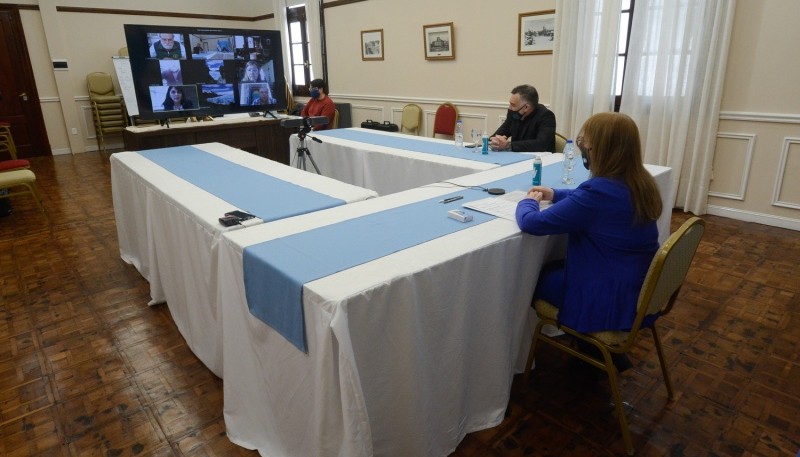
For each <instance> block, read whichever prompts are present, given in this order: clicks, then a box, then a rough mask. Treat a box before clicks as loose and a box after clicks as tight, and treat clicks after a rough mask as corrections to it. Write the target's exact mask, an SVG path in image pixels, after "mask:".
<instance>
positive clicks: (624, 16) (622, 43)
mask: <svg viewBox="0 0 800 457" xmlns="http://www.w3.org/2000/svg"><path fill="white" fill-rule="evenodd" d="M635 1H636V0H622V11H621V13H620V15H621V16H620V23H619V40H617V42H618V43H619V45H618V48H617V81H616V84H615V88H614V95H615V96H616V97H615V99H614V111H619V105H620V103H622V81H623V80H624V79H625V64H626V62H627V60H628V44H629V41H630V38H631V23H632V21H631V18H632V17H633V4H634V2H635Z"/></svg>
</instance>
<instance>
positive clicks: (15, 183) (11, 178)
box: [0, 170, 47, 219]
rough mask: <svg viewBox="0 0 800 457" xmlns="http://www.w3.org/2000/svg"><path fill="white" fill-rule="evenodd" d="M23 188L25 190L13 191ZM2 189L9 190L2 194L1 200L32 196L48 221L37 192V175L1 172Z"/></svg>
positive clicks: (26, 171)
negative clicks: (25, 195) (16, 196)
mask: <svg viewBox="0 0 800 457" xmlns="http://www.w3.org/2000/svg"><path fill="white" fill-rule="evenodd" d="M19 187H23V188H24V190H17V191H14V190H13V189H16V188H19ZM0 189H8V193H6V194H0V198H9V197H13V196H15V195H24V194H31V195H33V199H34V200H35V201H36V204H37V205H38V206H39V210H40V211H41V212H42V215H44V217H45V219H47V213H45V212H44V206H43V205H42V199H41V197H39V192H38V191H37V190H36V175H35V174H33V172H32V171H30V170H12V171H4V172H0Z"/></svg>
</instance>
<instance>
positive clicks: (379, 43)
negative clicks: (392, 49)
mask: <svg viewBox="0 0 800 457" xmlns="http://www.w3.org/2000/svg"><path fill="white" fill-rule="evenodd" d="M361 60H383V29H377V30H363V31H362V32H361Z"/></svg>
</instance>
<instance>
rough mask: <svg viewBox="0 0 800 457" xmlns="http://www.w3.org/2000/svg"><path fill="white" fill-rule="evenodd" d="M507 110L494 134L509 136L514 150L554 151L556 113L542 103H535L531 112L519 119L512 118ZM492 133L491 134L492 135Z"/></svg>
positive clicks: (511, 112)
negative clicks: (504, 118) (534, 107)
mask: <svg viewBox="0 0 800 457" xmlns="http://www.w3.org/2000/svg"><path fill="white" fill-rule="evenodd" d="M512 114H513V111H511V110H509V111H508V114H507V115H506V121H505V122H503V125H501V126H500V128H498V129H497V131H496V132H494V135H503V136H507V137H511V150H512V151H514V152H554V151H555V149H556V115H555V114H553V112H552V111H550V110H549V109H547V107H546V106H544V105H541V104H539V105H536V109H535V110H533V113H531V114H529V115H528V116H526V117H525V119H522V120H521V121H515V120H514V119H513V118H512ZM494 135H492V136H494Z"/></svg>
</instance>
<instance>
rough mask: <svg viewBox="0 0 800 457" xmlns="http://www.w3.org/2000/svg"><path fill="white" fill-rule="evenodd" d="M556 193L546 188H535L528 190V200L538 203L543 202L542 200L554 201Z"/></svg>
mask: <svg viewBox="0 0 800 457" xmlns="http://www.w3.org/2000/svg"><path fill="white" fill-rule="evenodd" d="M553 196H554V192H553V189H551V188H549V187H545V186H533V187H531V188H530V190H528V195H526V197H527V198H532V199H534V200H536V201H537V202H541V201H542V200H553Z"/></svg>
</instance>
